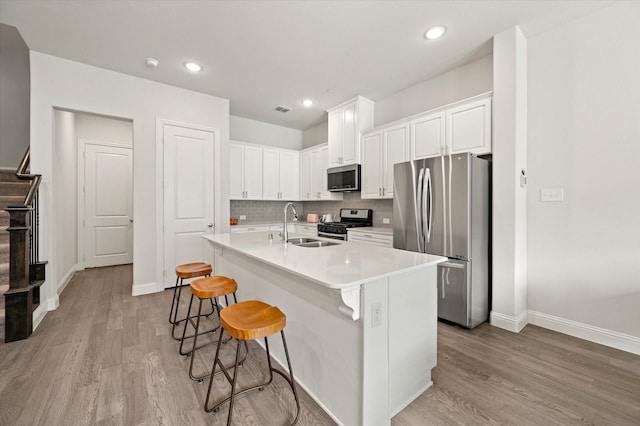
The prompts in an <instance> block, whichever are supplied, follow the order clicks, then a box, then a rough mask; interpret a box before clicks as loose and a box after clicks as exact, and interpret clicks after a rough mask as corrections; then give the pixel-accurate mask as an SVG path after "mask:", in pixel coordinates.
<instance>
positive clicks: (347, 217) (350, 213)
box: [318, 209, 373, 241]
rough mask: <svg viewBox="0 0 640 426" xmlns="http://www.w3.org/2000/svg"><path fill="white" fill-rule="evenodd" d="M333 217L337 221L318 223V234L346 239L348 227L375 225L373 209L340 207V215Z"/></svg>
mask: <svg viewBox="0 0 640 426" xmlns="http://www.w3.org/2000/svg"><path fill="white" fill-rule="evenodd" d="M326 216H327V215H325V218H326ZM329 216H330V215H329ZM332 219H333V220H335V222H324V223H321V224H319V225H318V236H319V237H327V238H334V239H336V240H344V241H346V240H347V229H349V228H354V227H361V226H372V225H373V210H371V209H340V216H339V217H337V218H332Z"/></svg>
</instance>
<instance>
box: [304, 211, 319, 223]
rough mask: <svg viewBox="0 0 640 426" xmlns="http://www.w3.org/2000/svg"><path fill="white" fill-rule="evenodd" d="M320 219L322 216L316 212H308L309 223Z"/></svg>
mask: <svg viewBox="0 0 640 426" xmlns="http://www.w3.org/2000/svg"><path fill="white" fill-rule="evenodd" d="M319 220H320V218H319V217H318V215H317V214H315V213H309V214H307V222H309V223H318V221H319Z"/></svg>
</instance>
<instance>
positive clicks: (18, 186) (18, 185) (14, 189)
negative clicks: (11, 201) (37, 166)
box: [0, 180, 31, 197]
mask: <svg viewBox="0 0 640 426" xmlns="http://www.w3.org/2000/svg"><path fill="white" fill-rule="evenodd" d="M30 185H31V183H29V181H26V180H21V181H17V182H0V196H2V195H9V196H20V197H24V196H25V195H27V192H29V186H30Z"/></svg>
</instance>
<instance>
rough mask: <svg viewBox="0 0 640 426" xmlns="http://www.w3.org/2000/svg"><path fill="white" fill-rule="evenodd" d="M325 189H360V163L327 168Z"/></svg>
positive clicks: (338, 190) (340, 190) (337, 190)
mask: <svg viewBox="0 0 640 426" xmlns="http://www.w3.org/2000/svg"><path fill="white" fill-rule="evenodd" d="M327 189H328V190H329V191H331V192H342V191H360V164H350V165H348V166H340V167H332V168H330V169H327Z"/></svg>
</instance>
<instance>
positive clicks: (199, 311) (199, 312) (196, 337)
mask: <svg viewBox="0 0 640 426" xmlns="http://www.w3.org/2000/svg"><path fill="white" fill-rule="evenodd" d="M201 313H202V299H200V303H199V305H198V319H197V320H196V331H195V333H194V334H193V347H192V348H191V361H190V362H189V378H190V379H191V380H195V381H197V382H202V380H203V377H194V376H193V360H194V358H195V357H196V345H197V343H198V330H199V329H200V314H201ZM185 328H186V324H185Z"/></svg>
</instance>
